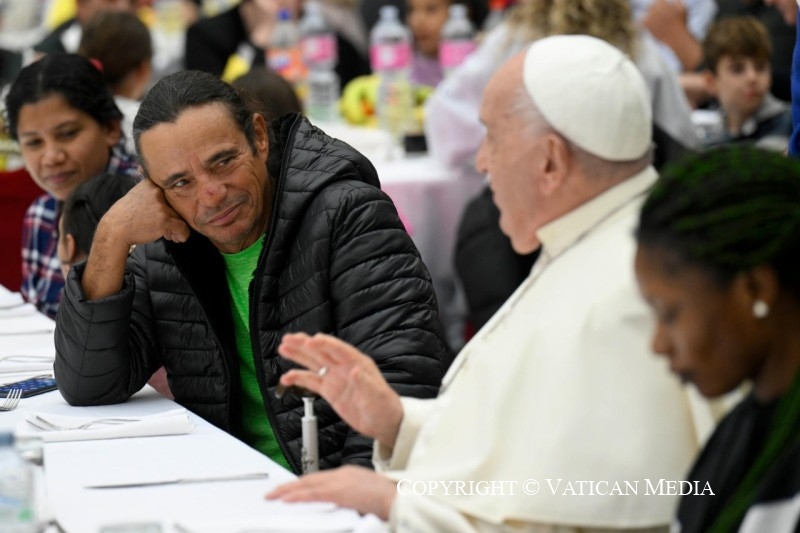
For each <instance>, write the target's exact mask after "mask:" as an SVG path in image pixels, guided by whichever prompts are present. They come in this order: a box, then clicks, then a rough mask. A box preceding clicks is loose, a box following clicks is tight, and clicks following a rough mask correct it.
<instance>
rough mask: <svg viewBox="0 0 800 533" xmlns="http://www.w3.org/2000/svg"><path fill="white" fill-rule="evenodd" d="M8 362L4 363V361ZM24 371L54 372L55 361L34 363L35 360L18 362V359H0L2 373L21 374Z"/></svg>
mask: <svg viewBox="0 0 800 533" xmlns="http://www.w3.org/2000/svg"><path fill="white" fill-rule="evenodd" d="M4 362H5V363H7V364H3V363H4ZM22 372H38V373H40V374H52V373H53V362H52V361H51V362H49V363H47V362H42V363H34V362H32V361H31V362H27V363H24V362H21V361H20V362H16V361H8V360H6V361H3V360H2V359H0V375H3V374H19V373H22Z"/></svg>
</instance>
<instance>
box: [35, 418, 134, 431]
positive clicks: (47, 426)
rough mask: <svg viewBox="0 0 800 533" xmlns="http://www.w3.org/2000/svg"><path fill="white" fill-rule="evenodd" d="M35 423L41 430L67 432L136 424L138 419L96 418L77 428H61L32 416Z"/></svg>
mask: <svg viewBox="0 0 800 533" xmlns="http://www.w3.org/2000/svg"><path fill="white" fill-rule="evenodd" d="M34 418H35V419H36V421H35V422H34V424H35V425H38V426H39V427H40V428H42V429H49V430H51V431H69V430H72V429H89V428H90V427H92V426H97V425H100V424H102V425H109V426H118V425H120V424H126V423H128V422H138V421H139V419H138V418H98V419H96V420H91V421H89V422H86V423H85V424H80V425H77V426H62V425H58V424H53V423H52V422H50V421H49V420H45V419H44V418H42V417H40V416H34Z"/></svg>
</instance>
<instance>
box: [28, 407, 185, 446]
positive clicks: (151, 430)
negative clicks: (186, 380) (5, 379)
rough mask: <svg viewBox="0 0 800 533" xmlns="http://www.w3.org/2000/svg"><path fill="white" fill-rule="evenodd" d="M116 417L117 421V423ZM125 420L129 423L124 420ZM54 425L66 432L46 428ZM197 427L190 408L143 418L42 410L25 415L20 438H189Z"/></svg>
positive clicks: (52, 440) (48, 439) (50, 440)
mask: <svg viewBox="0 0 800 533" xmlns="http://www.w3.org/2000/svg"><path fill="white" fill-rule="evenodd" d="M113 418H116V419H117V420H113ZM120 419H125V420H120ZM48 424H52V425H55V426H58V427H61V428H64V429H44V428H46V427H48ZM193 428H194V424H193V423H192V421H191V420H190V419H189V414H188V413H187V411H186V409H183V408H181V409H173V410H170V411H165V412H163V413H157V414H154V415H148V416H141V417H128V416H121V417H111V416H96V417H92V416H64V415H55V414H52V413H43V412H38V411H28V412H26V413H25V420H24V421H22V422H20V423H19V424H18V425H17V428H16V432H15V434H16V437H17V438H18V439H20V440H24V439H41V440H42V441H43V442H65V441H74V440H95V439H119V438H128V437H155V436H161V435H185V434H187V433H190V432H191V431H192V429H193Z"/></svg>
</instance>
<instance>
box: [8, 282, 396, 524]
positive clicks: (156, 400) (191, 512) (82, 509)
mask: <svg viewBox="0 0 800 533" xmlns="http://www.w3.org/2000/svg"><path fill="white" fill-rule="evenodd" d="M19 302H21V300H20V299H19V295H18V294H14V293H11V292H9V291H8V290H7V289H5V288H4V287H2V286H0V384H4V383H9V382H13V381H18V380H20V379H24V378H25V377H30V376H33V375H43V374H46V375H53V372H52V361H53V359H54V357H55V349H54V344H53V333H52V331H53V329H54V324H53V322H52V321H51V320H50V319H49V318H47V317H44V315H40V314H38V313H37V314H27V308H26V306H24V305H20V304H19ZM14 310H18V311H21V312H22V314H21V316H19V317H16V318H7V317H4V316H3V313H12V312H13V311H14ZM26 317H27V320H25V318H26ZM4 321H7V322H6V324H10V323H11V322H8V321H14V327H13V328H12V327H7V326H4V325H3V324H4ZM20 341H22V342H20ZM20 350H22V351H23V352H24V353H27V354H38V356H39V357H41V358H45V357H49V358H50V362H49V364H46V366H47V367H49V368H41V367H40V368H36V369H24V368H23V364H24V361H23V360H20V361H17V360H16V359H14V358H7V359H2V356H3V355H9V354H12V353H16V352H17V351H20ZM39 362H41V360H39ZM0 401H2V400H0ZM176 407H179V406H178V405H177V404H176V403H174V402H173V401H171V400H168V399H166V398H164V397H162V396H161V395H159V394H158V393H157V392H156V391H155V390H153V389H152V388H150V387H149V386H145V388H144V389H142V391H140V392H139V393H137V394H136V395H134V396H133V397H132V398H131V399H130V400H129V401H127V402H125V403H121V404H117V405H105V406H94V407H75V406H71V405H69V404H67V402H66V401H64V399H63V398H62V397H61V395H60V393H59V392H58V391H53V392H48V393H45V394H41V395H38V396H33V397H30V398H24V399H22V400H21V402H20V404H19V407H18V408H17V409H15V410H13V411H8V412H0V431H15V432H16V433H17V434H18V435H22V434H25V433H26V432H25V430H26V429H30V428H29V427H28V425H29V424H30V423H29V422H27V421H26V417H27V416H29V415H30V414H31V413H47V414H49V415H64V416H81V417H104V418H105V417H115V418H136V417H147V416H151V415H155V414H158V413H163V412H166V411H171V410H175V409H176ZM188 416H189V418H190V421H191V423H192V425H193V426H194V427H193V428H192V430H191V432H190V433H188V434H182V435H170V436H153V437H128V438H114V439H98V440H81V441H69V442H37V441H36V440H30V439H26V440H23V441H18V443H17V445H18V447H20V448H21V449H23V450H24V451H25V453H26V455H36V452H37V451H40V452H41V453H40V455H41V460H42V465H41V466H40V467H38V468H37V469H36V470H35V473H36V476H35V477H36V479H37V480H38V483H37V494H38V499H37V505H36V507H37V513H38V515H39V520H40V521H41V522H43V523H50V524H51V526H50V529H48V531H53V532H55V531H64V532H67V533H93V532H98V533H144V532H147V533H204V532H206V531H208V532H211V531H213V532H215V533H228V532H229V533H234V532H241V531H251V532H256V531H263V532H267V531H285V532H290V531H319V532H323V531H342V532H343V531H356V532H359V533H360V532H364V533H367V532H372V531H382V530H383V526H382V525H381V524H380V522H379V521H378V520H377V519H375V518H374V517H361V516H359V514H358V513H356V512H355V511H353V510H350V509H343V508H339V507H336V506H335V505H333V504H330V503H305V504H286V503H283V502H277V501H267V500H265V498H264V495H265V494H267V493H268V492H269V491H270V490H272V489H273V488H275V487H276V486H278V485H279V484H281V483H285V482H287V481H290V480H292V479H295V475H294V474H292V473H291V472H289V471H287V470H285V469H284V468H283V467H281V466H280V465H278V464H277V463H275V462H274V461H272V460H270V459H269V458H267V457H266V456H264V455H263V454H261V453H259V452H257V451H256V450H254V449H252V448H250V447H249V446H247V445H246V444H244V443H243V442H241V441H239V440H237V439H236V438H234V437H233V436H231V435H229V434H228V433H226V432H224V431H222V430H220V429H219V428H217V427H215V426H213V425H211V424H209V423H208V422H206V421H205V420H203V419H202V418H200V417H198V416H196V415H194V414H193V413H191V412H188ZM231 475H255V479H243V480H225V481H220V480H218V481H208V482H192V483H171V484H156V485H149V486H135V487H124V488H91V487H93V486H97V485H114V484H128V483H132V482H142V481H143V480H144V481H148V482H163V481H171V480H186V479H195V480H196V479H197V478H204V477H207V478H218V477H220V476H231ZM1 530H2V527H0V531H1Z"/></svg>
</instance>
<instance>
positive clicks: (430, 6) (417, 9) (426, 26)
mask: <svg viewBox="0 0 800 533" xmlns="http://www.w3.org/2000/svg"><path fill="white" fill-rule="evenodd" d="M449 7H450V1H449V0H408V25H409V26H410V27H411V32H412V33H413V34H414V46H416V48H417V50H419V51H420V52H421V53H422V54H423V55H426V56H428V57H436V56H437V55H438V54H439V34H440V33H441V32H442V26H444V23H445V22H446V21H447V9H448V8H449Z"/></svg>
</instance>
